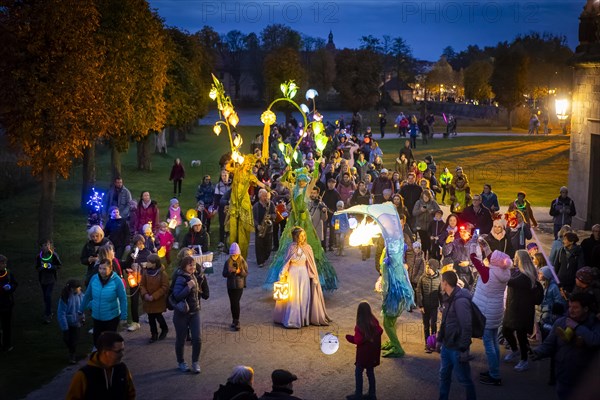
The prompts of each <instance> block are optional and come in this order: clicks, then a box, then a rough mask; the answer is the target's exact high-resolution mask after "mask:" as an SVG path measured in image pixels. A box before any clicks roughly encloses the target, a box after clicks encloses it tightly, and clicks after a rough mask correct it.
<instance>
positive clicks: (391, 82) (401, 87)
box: [383, 77, 413, 104]
mask: <svg viewBox="0 0 600 400" xmlns="http://www.w3.org/2000/svg"><path fill="white" fill-rule="evenodd" d="M383 90H384V91H385V92H387V94H388V96H390V99H392V101H393V102H394V103H396V104H411V103H413V88H411V87H410V86H408V84H407V83H406V82H404V81H402V80H400V79H398V78H397V77H393V78H389V79H387V80H386V82H385V83H384V84H383Z"/></svg>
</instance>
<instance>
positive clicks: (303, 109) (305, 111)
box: [300, 104, 310, 114]
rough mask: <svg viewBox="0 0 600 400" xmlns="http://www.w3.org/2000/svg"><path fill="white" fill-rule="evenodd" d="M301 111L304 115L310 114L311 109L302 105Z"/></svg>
mask: <svg viewBox="0 0 600 400" xmlns="http://www.w3.org/2000/svg"><path fill="white" fill-rule="evenodd" d="M300 109H301V110H302V112H303V113H304V114H308V113H309V112H310V109H309V108H308V106H307V105H306V104H300Z"/></svg>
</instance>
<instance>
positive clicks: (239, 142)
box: [233, 135, 244, 148]
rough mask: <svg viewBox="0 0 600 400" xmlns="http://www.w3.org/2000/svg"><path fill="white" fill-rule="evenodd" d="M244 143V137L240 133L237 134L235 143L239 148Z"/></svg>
mask: <svg viewBox="0 0 600 400" xmlns="http://www.w3.org/2000/svg"><path fill="white" fill-rule="evenodd" d="M242 143H244V140H243V139H242V137H241V136H240V135H237V136H236V137H235V138H234V139H233V145H234V146H235V147H237V148H239V147H240V146H241V145H242Z"/></svg>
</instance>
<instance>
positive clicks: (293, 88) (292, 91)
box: [288, 81, 298, 99]
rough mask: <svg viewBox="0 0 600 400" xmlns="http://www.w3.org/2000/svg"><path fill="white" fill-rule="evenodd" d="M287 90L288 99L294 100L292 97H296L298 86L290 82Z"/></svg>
mask: <svg viewBox="0 0 600 400" xmlns="http://www.w3.org/2000/svg"><path fill="white" fill-rule="evenodd" d="M289 89H290V91H289V92H288V97H289V98H290V99H292V98H294V96H295V95H296V92H297V91H298V86H296V84H295V83H294V82H293V81H292V82H290V85H289Z"/></svg>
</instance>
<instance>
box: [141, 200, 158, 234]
mask: <svg viewBox="0 0 600 400" xmlns="http://www.w3.org/2000/svg"><path fill="white" fill-rule="evenodd" d="M147 223H152V232H156V231H157V230H158V228H159V211H158V205H157V204H156V201H154V200H151V201H150V205H149V206H148V207H145V208H144V205H143V204H142V202H140V203H139V204H138V208H137V224H136V228H135V231H136V232H138V233H142V234H143V233H144V232H142V227H143V226H144V225H146V224H147Z"/></svg>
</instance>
